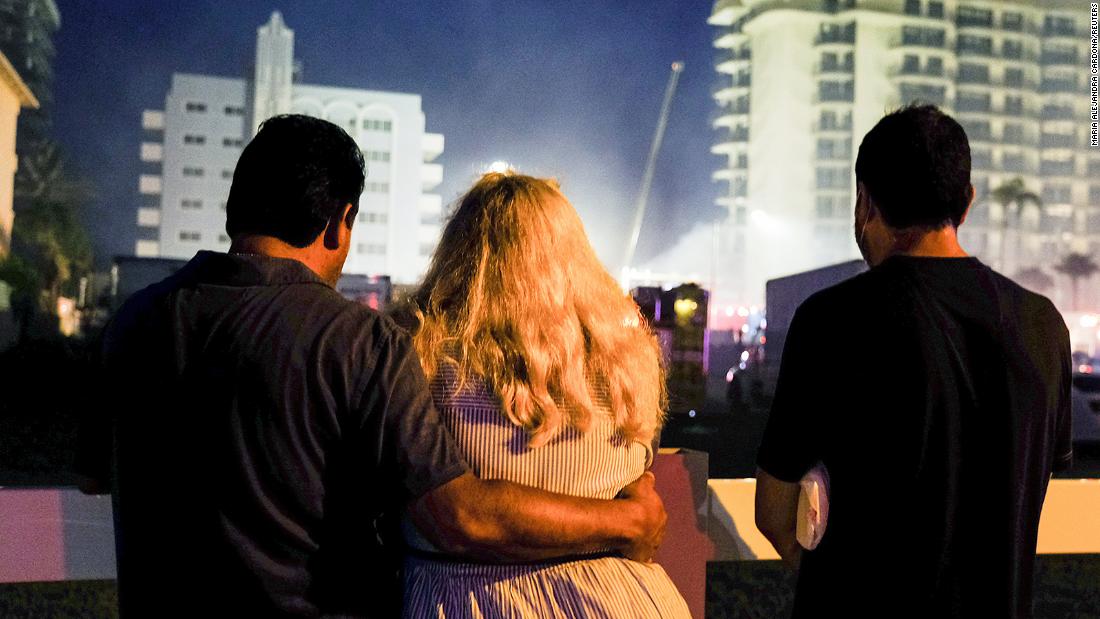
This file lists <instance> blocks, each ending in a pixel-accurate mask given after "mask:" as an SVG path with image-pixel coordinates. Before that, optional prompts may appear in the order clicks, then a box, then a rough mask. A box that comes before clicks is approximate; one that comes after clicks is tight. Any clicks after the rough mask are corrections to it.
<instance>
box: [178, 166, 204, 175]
mask: <svg viewBox="0 0 1100 619" xmlns="http://www.w3.org/2000/svg"><path fill="white" fill-rule="evenodd" d="M203 174H205V171H204V170H203V169H202V168H196V167H191V166H184V168H183V175H184V176H192V177H200V176H202V175H203Z"/></svg>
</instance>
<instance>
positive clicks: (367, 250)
mask: <svg viewBox="0 0 1100 619" xmlns="http://www.w3.org/2000/svg"><path fill="white" fill-rule="evenodd" d="M357 249H358V250H359V253H361V254H370V255H373V256H380V255H384V254H385V253H386V246H385V245H384V244H382V243H359V247H358V248H357Z"/></svg>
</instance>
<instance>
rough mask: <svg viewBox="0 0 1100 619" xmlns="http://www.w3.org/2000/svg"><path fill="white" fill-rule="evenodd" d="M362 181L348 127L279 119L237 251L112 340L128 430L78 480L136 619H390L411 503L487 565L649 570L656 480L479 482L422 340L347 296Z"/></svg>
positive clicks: (233, 219)
mask: <svg viewBox="0 0 1100 619" xmlns="http://www.w3.org/2000/svg"><path fill="white" fill-rule="evenodd" d="M363 182H364V165H363V158H362V155H361V153H360V151H359V148H358V146H357V145H356V144H355V142H354V140H352V139H351V138H350V137H349V136H348V135H347V134H346V133H344V131H343V130H341V129H340V128H339V127H337V126H336V125H333V124H331V123H328V122H325V121H322V120H318V119H314V118H309V117H305V116H282V117H276V118H273V119H270V120H268V121H267V122H265V123H264V125H263V126H262V127H261V129H260V131H259V133H258V134H257V136H256V137H255V139H254V140H252V142H251V143H250V144H249V145H248V147H247V148H245V150H244V152H243V153H242V155H241V158H240V161H239V162H238V164H237V169H236V171H235V173H234V178H233V185H232V188H231V190H230V194H229V200H228V204H227V217H228V219H227V224H226V229H227V231H228V233H229V235H230V236H231V237H232V239H233V243H232V248H231V249H230V252H229V254H219V253H213V252H200V253H199V254H198V255H197V256H196V257H195V258H194V259H193V260H191V261H190V262H189V263H188V264H187V265H186V266H185V267H184V268H183V269H182V270H181V271H179V272H178V273H177V274H175V275H174V276H172V277H170V278H168V279H166V280H164V281H163V282H160V283H159V284H156V285H154V286H152V287H150V288H147V289H145V290H143V291H141V292H139V293H137V294H136V295H134V296H133V297H132V298H131V299H130V300H128V301H127V302H126V303H125V305H124V306H123V307H122V308H121V309H120V311H119V312H118V314H117V316H116V317H115V319H114V320H113V323H112V324H111V325H110V327H109V328H108V329H107V332H106V334H105V338H104V345H103V356H104V368H105V378H104V383H105V385H106V386H107V387H108V389H109V396H108V401H107V402H105V403H104V410H105V411H106V412H108V413H110V417H111V419H109V420H105V423H102V424H99V425H95V426H92V427H91V428H90V430H91V431H90V432H89V433H88V434H86V437H87V439H88V440H87V444H86V448H85V449H84V450H82V453H81V457H80V467H81V469H82V470H83V472H84V474H85V475H86V477H87V478H88V479H87V483H86V484H85V486H86V488H87V489H88V490H90V491H93V490H95V489H96V488H95V486H97V485H98V486H100V487H101V488H102V487H104V486H105V485H106V484H110V486H111V490H112V491H113V494H114V497H115V508H116V511H115V513H116V517H117V526H116V538H117V546H118V576H119V592H120V607H121V611H122V614H123V616H131V617H160V616H177V615H178V616H189V617H205V616H233V617H274V616H303V617H310V616H322V615H339V616H355V617H388V616H393V615H394V614H395V613H396V612H397V610H396V608H395V605H396V601H397V600H399V596H400V586H399V583H398V582H397V580H396V579H395V574H396V568H395V563H394V562H393V561H392V560H391V559H392V557H387V556H385V555H384V554H383V548H382V546H381V545H380V543H379V541H378V535H379V533H378V530H379V528H378V527H376V521H377V520H378V518H379V515H380V514H381V513H383V512H386V511H389V512H394V511H399V510H401V509H402V508H405V507H408V508H409V511H410V513H411V514H412V517H413V519H414V520H415V521H416V523H417V525H418V526H419V527H420V529H421V530H422V531H424V533H425V534H426V535H428V536H429V537H431V538H433V539H432V541H433V542H435V543H436V544H437V545H438V546H440V547H441V548H443V549H445V550H447V551H448V552H452V553H459V554H463V555H466V556H470V557H473V558H475V559H481V560H488V561H510V560H538V559H543V558H548V557H555V556H562V555H572V554H579V553H584V552H591V551H596V550H601V549H607V548H615V549H618V550H620V551H621V552H623V553H624V554H626V555H627V556H629V557H632V558H636V559H639V560H648V559H650V558H651V557H652V554H653V553H654V551H655V549H656V545H657V544H658V543H659V541H660V537H661V535H662V534H663V528H664V510H663V507H662V506H661V504H660V499H658V498H657V496H656V494H655V493H654V492H653V486H652V476H650V475H646V476H644V477H643V478H642V479H641V480H639V481H638V482H635V484H633V485H632V486H631V487H629V488H628V489H627V490H626V491H624V494H623V498H621V499H617V500H613V501H597V500H588V499H579V498H574V497H566V496H561V495H554V494H550V493H547V492H543V491H540V490H536V489H533V488H526V487H522V486H518V485H515V484H510V483H506V482H503V481H481V480H478V479H477V478H476V477H474V476H473V475H472V474H471V472H470V470H469V469H468V467H467V465H466V463H465V462H464V461H463V460H462V458H461V456H460V455H459V453H458V450H457V447H456V446H455V445H454V444H453V442H452V439H451V437H450V436H449V435H448V434H447V432H446V430H445V429H444V427H443V425H442V423H441V422H440V420H439V418H438V416H437V412H436V410H435V409H434V407H433V405H432V401H431V396H430V394H429V391H428V387H427V384H426V381H425V378H424V376H423V373H422V371H421V369H420V363H419V361H418V360H417V359H416V357H415V353H414V352H413V349H412V346H411V345H410V340H409V337H408V336H407V335H406V334H405V333H404V332H403V331H401V330H400V329H399V328H397V327H396V326H395V325H394V324H393V323H392V322H391V321H390V320H389V319H388V318H385V317H383V316H380V315H379V314H377V313H376V312H374V311H372V310H370V309H367V308H365V307H362V306H360V305H357V304H355V303H352V302H349V301H346V300H345V299H343V298H342V297H341V296H340V295H339V294H338V293H337V292H336V291H335V290H334V289H333V286H334V285H335V282H336V280H337V278H338V277H339V275H340V271H341V269H342V267H343V264H344V260H345V258H346V257H347V253H348V248H349V246H350V242H351V230H352V225H353V224H354V222H355V219H356V213H357V210H358V207H357V206H356V205H357V203H358V199H359V195H360V193H361V192H362V190H363ZM106 421H109V422H110V423H106ZM112 434H113V449H111V445H112ZM112 453H113V466H112V462H111V461H112ZM112 471H113V472H114V474H113V475H112V474H111V473H112Z"/></svg>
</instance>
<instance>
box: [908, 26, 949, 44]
mask: <svg viewBox="0 0 1100 619" xmlns="http://www.w3.org/2000/svg"><path fill="white" fill-rule="evenodd" d="M946 39H947V35H946V34H945V33H944V30H942V29H939V28H920V27H918V26H902V28H901V42H902V45H913V46H920V47H943V46H944V42H945V41H946Z"/></svg>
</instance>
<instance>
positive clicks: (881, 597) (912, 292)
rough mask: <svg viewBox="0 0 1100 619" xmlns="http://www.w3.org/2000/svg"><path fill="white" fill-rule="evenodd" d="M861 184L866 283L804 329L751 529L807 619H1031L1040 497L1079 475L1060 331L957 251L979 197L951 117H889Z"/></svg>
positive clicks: (912, 110) (808, 318) (807, 307)
mask: <svg viewBox="0 0 1100 619" xmlns="http://www.w3.org/2000/svg"><path fill="white" fill-rule="evenodd" d="M856 181H857V187H858V194H857V198H856V212H855V222H856V238H857V243H858V244H859V248H860V251H861V252H862V253H863V256H864V258H865V259H866V260H867V262H868V264H870V265H871V267H872V268H871V269H870V270H869V271H868V272H866V273H864V274H862V275H859V276H857V277H855V278H853V279H850V280H848V281H846V282H843V283H841V284H839V285H837V286H834V287H832V288H828V289H826V290H823V291H821V292H819V293H817V294H815V295H813V296H811V297H810V298H809V299H808V300H807V301H806V302H805V303H803V304H802V306H800V307H799V309H798V311H797V312H796V314H795V317H794V319H793V321H792V323H791V326H790V330H789V332H788V334H787V340H786V346H785V348H784V352H783V358H782V365H781V368H780V373H779V380H778V384H777V386H776V393H775V400H774V403H773V406H772V410H771V415H770V418H769V419H768V424H767V428H766V430H765V434H764V439H763V443H762V444H761V446H760V451H759V455H758V465H759V470H758V475H757V495H756V496H757V498H756V501H757V502H756V519H757V526H758V527H759V528H760V530H761V531H762V532H763V533H764V534H765V535H766V536H767V537H768V539H769V540H770V541H771V542H772V544H773V545H774V546H775V548H776V550H778V551H779V554H780V555H781V556H782V557H783V559H784V560H785V561H787V562H788V563H789V564H790V565H792V566H793V567H795V568H796V569H798V571H799V574H798V585H797V591H796V596H795V612H794V614H795V616H798V617H806V616H821V617H833V616H844V617H856V616H874V617H903V616H904V617H909V616H912V617H978V616H981V617H1029V616H1030V615H1031V612H1032V611H1031V605H1032V595H1031V593H1032V574H1033V564H1034V557H1035V540H1036V533H1037V530H1038V527H1039V515H1040V512H1041V510H1042V505H1043V498H1044V496H1045V493H1046V488H1047V482H1048V480H1049V478H1050V475H1051V472H1052V471H1053V470H1058V469H1060V468H1063V467H1066V466H1068V465H1069V463H1070V458H1071V449H1070V436H1071V434H1070V376H1071V365H1070V354H1069V338H1068V333H1067V330H1066V326H1065V323H1064V322H1063V320H1062V318H1061V316H1060V315H1059V313H1058V312H1057V310H1055V308H1054V306H1053V305H1052V304H1051V302H1050V301H1049V300H1047V299H1046V298H1044V297H1041V296H1039V295H1036V294H1033V293H1031V292H1028V291H1026V290H1024V289H1023V288H1021V287H1019V286H1017V285H1016V284H1014V283H1013V282H1011V281H1009V280H1008V279H1006V278H1004V277H1002V276H1001V275H999V274H997V273H995V272H993V271H992V270H991V269H989V268H988V267H986V266H985V265H983V264H982V263H981V262H979V261H978V260H977V259H975V258H972V257H969V256H968V255H967V254H966V252H965V251H964V250H963V248H962V247H960V246H959V244H958V241H957V238H956V229H957V228H958V226H959V225H961V224H962V223H963V221H964V220H965V218H966V214H967V211H968V209H969V206H970V204H971V202H972V201H973V197H974V190H973V188H972V186H971V184H970V149H969V145H968V143H967V139H966V134H965V133H964V132H963V129H962V127H960V126H959V124H958V123H957V122H955V121H954V120H953V119H952V118H950V117H949V116H947V115H945V114H943V113H942V112H940V111H939V110H938V109H936V108H935V107H933V106H913V107H907V108H904V109H902V110H899V111H897V112H894V113H892V114H889V115H887V116H886V117H885V118H883V119H882V120H881V121H880V122H879V123H878V124H877V125H876V126H875V127H874V128H873V129H872V130H871V131H870V132H869V133H868V134H867V136H866V137H865V138H864V140H863V143H862V144H861V145H860V148H859V155H858V157H857V160H856ZM826 359H827V360H828V361H826ZM819 462H820V463H823V464H824V465H825V467H826V469H827V470H828V472H829V476H830V497H829V498H830V505H829V508H830V511H829V519H828V524H827V528H826V531H825V535H824V537H823V538H822V540H821V543H820V545H819V546H818V547H817V548H816V549H815V550H813V551H805V550H803V549H802V548H801V547H800V546H799V544H798V542H797V541H796V539H795V518H796V513H797V502H798V493H799V485H798V482H799V480H800V479H801V478H802V477H803V475H804V474H805V473H806V472H807V471H808V470H810V469H811V468H812V467H814V466H815V465H816V464H817V463H819Z"/></svg>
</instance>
